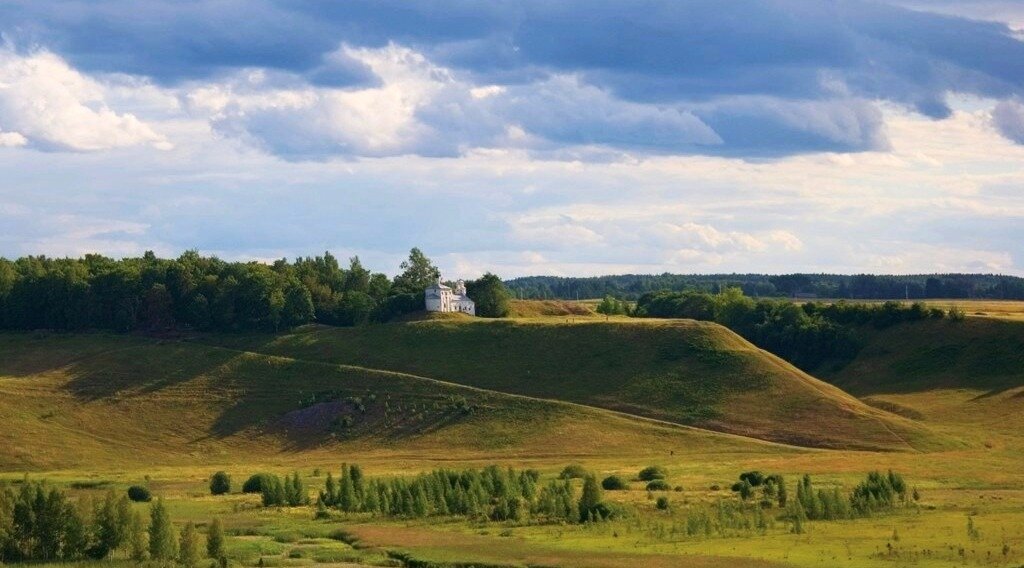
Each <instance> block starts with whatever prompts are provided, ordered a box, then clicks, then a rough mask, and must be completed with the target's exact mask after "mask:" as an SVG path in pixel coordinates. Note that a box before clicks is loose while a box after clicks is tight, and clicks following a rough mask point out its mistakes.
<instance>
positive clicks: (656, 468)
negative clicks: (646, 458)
mask: <svg viewBox="0 0 1024 568" xmlns="http://www.w3.org/2000/svg"><path fill="white" fill-rule="evenodd" d="M666 477H668V470H667V469H665V468H664V467H662V466H660V465H651V466H647V467H645V468H643V469H641V470H640V473H638V474H637V479H639V480H640V481H654V480H655V479H665V478H666Z"/></svg>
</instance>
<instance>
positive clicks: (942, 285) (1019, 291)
mask: <svg viewBox="0 0 1024 568" xmlns="http://www.w3.org/2000/svg"><path fill="white" fill-rule="evenodd" d="M506 284H507V285H508V287H509V289H510V290H511V291H512V293H513V294H514V295H515V296H516V297H518V298H523V299H534V300H538V299H562V300H575V299H592V298H603V297H605V296H611V297H613V298H620V299H624V300H636V299H638V298H639V297H640V296H642V295H644V294H646V293H649V292H657V291H660V290H669V291H673V292H683V291H686V290H694V291H699V292H708V293H718V292H720V291H722V290H724V289H725V288H739V289H741V290H743V293H744V294H746V295H748V296H754V297H818V298H832V299H844V298H845V299H850V300H852V299H859V300H895V299H911V300H921V299H929V298H930V299H939V298H949V299H963V298H988V299H1004V300H1021V299H1024V278H1020V277H1017V276H1005V275H996V274H915V275H875V274H855V275H844V274H782V275H769V274H668V273H665V274H622V275H613V276H592V277H560V276H526V277H522V278H513V279H511V280H509V281H507V282H506Z"/></svg>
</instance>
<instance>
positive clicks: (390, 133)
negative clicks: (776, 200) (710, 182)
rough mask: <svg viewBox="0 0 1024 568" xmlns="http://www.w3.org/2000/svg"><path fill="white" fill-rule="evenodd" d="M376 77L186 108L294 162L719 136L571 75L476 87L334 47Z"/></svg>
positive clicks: (427, 66) (244, 80)
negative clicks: (357, 84) (358, 82)
mask: <svg viewBox="0 0 1024 568" xmlns="http://www.w3.org/2000/svg"><path fill="white" fill-rule="evenodd" d="M339 52H341V53H343V54H344V56H345V57H347V58H350V59H352V60H354V61H357V62H358V63H359V64H361V65H363V66H365V67H366V68H367V69H369V71H370V72H372V74H373V75H374V76H376V77H377V79H379V82H378V84H374V85H371V86H362V87H355V88H350V87H316V86H312V85H309V84H306V83H304V82H302V81H301V80H299V79H297V78H295V77H290V78H288V80H287V81H279V83H284V84H275V82H274V80H273V78H269V79H268V78H267V77H266V76H265V75H264V74H262V73H261V72H259V71H248V72H242V73H240V74H239V75H238V76H236V77H235V78H234V79H233V80H232V81H229V82H227V83H221V84H212V85H197V86H195V87H194V88H193V89H192V90H191V91H190V92H189V93H187V94H186V95H185V98H186V99H187V101H188V103H189V107H190V108H192V109H193V110H196V111H199V112H207V113H209V116H210V118H211V121H212V123H213V125H214V127H215V128H216V130H217V131H218V132H220V133H221V134H223V135H226V136H231V137H236V138H239V139H242V140H245V141H247V142H248V143H250V144H252V145H254V146H257V147H260V148H262V149H264V150H267V151H269V152H270V153H274V154H278V155H281V156H284V157H287V158H294V159H308V158H314V159H323V158H327V157H330V156H335V155H340V156H362V157H380V156H398V155H404V154H418V155H424V156H455V155H462V154H465V153H468V152H469V151H471V150H473V149H477V148H530V149H535V150H545V151H547V150H557V149H561V148H564V147H565V146H574V145H580V146H586V145H597V146H601V145H609V146H617V147H642V148H654V149H656V150H657V149H664V150H671V149H678V148H679V147H680V146H681V145H684V146H685V145H716V144H720V143H721V138H719V137H718V136H717V134H715V132H714V131H713V130H712V129H711V128H709V127H708V126H707V125H706V124H704V123H703V122H702V121H701V120H700V119H699V118H697V117H696V116H695V115H694V114H693V113H691V112H689V111H686V110H682V109H679V108H675V107H671V106H658V105H649V104H638V103H632V102H626V101H622V100H618V99H616V98H615V97H613V96H612V95H611V94H609V93H608V92H606V91H604V90H601V89H598V88H596V87H593V86H589V85H586V84H583V83H582V82H581V81H580V80H579V78H578V77H575V76H569V75H565V76H552V77H550V78H548V79H546V80H542V81H538V82H534V83H528V84H523V85H516V86H511V87H502V86H497V85H483V86H477V85H475V84H473V83H471V82H467V81H465V80H463V79H460V78H458V77H456V76H455V75H454V74H453V72H452V71H451V70H449V69H447V68H444V67H441V66H438V65H436V64H434V63H432V62H431V61H429V60H428V59H427V58H426V57H425V56H424V55H423V54H421V53H418V52H416V51H414V50H412V49H409V48H407V47H403V46H400V45H396V44H389V45H387V46H385V47H382V48H376V49H370V48H361V49H354V48H351V47H347V46H342V47H340V48H339Z"/></svg>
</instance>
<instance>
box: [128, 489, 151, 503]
mask: <svg viewBox="0 0 1024 568" xmlns="http://www.w3.org/2000/svg"><path fill="white" fill-rule="evenodd" d="M128 498H129V499H131V500H132V501H135V502H136V503H149V502H150V501H152V500H153V494H152V493H150V492H149V489H146V488H145V487H143V486H141V485H132V486H131V487H129V488H128Z"/></svg>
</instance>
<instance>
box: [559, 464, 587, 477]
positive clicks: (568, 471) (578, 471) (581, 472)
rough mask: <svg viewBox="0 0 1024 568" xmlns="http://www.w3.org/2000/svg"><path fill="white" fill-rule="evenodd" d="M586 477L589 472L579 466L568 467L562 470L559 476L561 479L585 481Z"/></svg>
mask: <svg viewBox="0 0 1024 568" xmlns="http://www.w3.org/2000/svg"><path fill="white" fill-rule="evenodd" d="M586 476H587V470H586V469H584V468H583V466H582V465H579V464H572V465H567V466H565V468H563V469H562V473H560V474H558V478H559V479H583V478H585V477H586Z"/></svg>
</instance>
